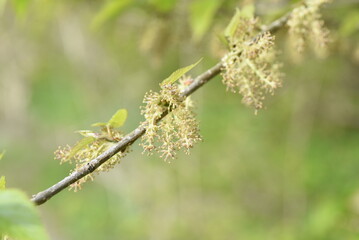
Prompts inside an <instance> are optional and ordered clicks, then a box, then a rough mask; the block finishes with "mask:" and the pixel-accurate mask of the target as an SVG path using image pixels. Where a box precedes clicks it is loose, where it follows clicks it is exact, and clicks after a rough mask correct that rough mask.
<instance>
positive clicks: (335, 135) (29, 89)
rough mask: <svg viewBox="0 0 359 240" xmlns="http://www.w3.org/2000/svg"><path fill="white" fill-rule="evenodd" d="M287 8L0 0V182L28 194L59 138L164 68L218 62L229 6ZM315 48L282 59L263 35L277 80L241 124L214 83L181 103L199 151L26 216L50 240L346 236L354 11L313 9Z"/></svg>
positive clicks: (122, 170) (136, 93) (141, 89)
mask: <svg viewBox="0 0 359 240" xmlns="http://www.w3.org/2000/svg"><path fill="white" fill-rule="evenodd" d="M297 2H298V1H293V0H292V1H285V0H266V1H265V0H258V1H250V0H243V1H241V0H222V1H221V0H211V1H204V0H193V1H185V0H137V1H136V0H126V1H124V0H112V1H106V2H105V1H103V2H102V1H83V0H82V1H69V0H64V1H45V0H34V1H29V0H13V1H6V0H0V43H1V44H0V151H2V150H3V149H6V155H5V156H4V157H3V159H2V160H1V161H0V177H1V176H6V186H7V188H18V189H21V190H23V191H25V192H26V193H27V195H28V196H31V195H32V194H35V193H37V192H39V191H42V190H44V189H45V188H47V187H49V186H51V185H52V184H54V183H56V182H58V181H59V180H61V179H62V178H64V177H65V176H66V175H67V174H68V173H69V171H70V170H71V169H72V167H73V166H71V165H59V162H57V161H56V160H54V156H53V152H54V151H55V150H56V149H57V147H58V146H59V145H66V144H70V145H73V144H75V143H76V141H78V140H79V139H80V138H81V137H80V136H79V135H78V134H75V133H74V132H75V131H76V130H82V129H88V126H90V125H91V124H92V123H94V122H103V121H106V119H109V118H110V117H111V116H112V115H113V113H114V112H115V111H116V110H117V109H120V108H125V109H127V110H128V118H127V121H126V123H125V125H124V126H123V129H124V130H125V131H127V132H130V131H131V130H133V129H134V128H135V127H137V125H138V124H139V123H140V122H141V121H143V117H142V116H141V115H140V110H139V106H140V105H141V104H142V99H143V95H144V94H145V92H146V91H148V90H150V89H152V90H154V91H157V90H159V86H158V84H159V83H160V81H161V80H163V79H165V78H166V77H167V76H169V75H170V74H171V73H172V72H173V71H174V70H176V69H178V68H180V67H183V66H187V65H189V64H191V63H194V62H195V61H196V60H198V59H200V58H201V57H203V60H202V62H201V63H200V64H199V65H198V66H197V67H196V68H195V69H194V70H192V71H191V74H192V75H193V76H195V75H196V74H200V73H201V72H203V71H205V70H206V69H208V68H209V67H211V66H213V65H214V64H215V63H216V62H217V61H218V60H219V59H220V58H221V57H222V56H223V54H224V53H225V51H226V49H225V46H224V45H223V43H222V39H223V32H224V30H225V28H226V26H227V24H228V23H229V21H230V19H231V17H232V15H233V14H234V13H235V9H236V7H241V6H243V5H244V4H248V3H254V4H255V6H256V11H255V12H256V15H258V16H259V17H260V18H261V19H262V21H263V23H264V24H266V23H269V22H271V21H272V20H274V19H276V18H277V17H279V16H281V15H283V14H284V13H285V12H286V11H288V10H290V7H291V6H292V4H296V3H297ZM322 13H323V16H324V19H325V22H326V25H327V26H328V28H329V29H331V35H332V39H333V40H332V43H331V49H330V50H331V53H330V56H329V57H328V58H326V59H316V58H315V57H314V56H313V55H311V54H310V53H308V54H307V55H306V56H305V60H304V61H303V62H302V63H300V64H295V63H293V62H292V61H291V58H290V55H289V51H290V49H288V47H287V46H288V44H287V42H286V40H287V32H286V29H284V30H281V31H280V32H279V33H278V34H277V37H276V43H277V48H278V49H280V50H281V52H282V54H281V56H280V58H281V60H282V61H283V62H284V68H283V69H284V72H285V74H286V76H285V79H284V86H283V88H281V89H280V90H279V91H278V92H277V93H276V94H275V95H274V96H272V97H270V98H268V100H267V101H266V109H264V110H261V111H259V113H258V114H257V115H254V111H253V109H249V108H246V107H245V106H244V105H243V104H241V97H240V96H239V95H235V94H232V93H229V92H226V91H225V86H223V84H222V83H221V79H220V77H216V78H215V79H213V80H212V81H211V82H209V83H208V84H206V85H205V86H204V87H203V88H201V89H200V90H199V91H198V92H196V93H195V94H194V96H193V99H194V100H195V102H196V111H197V114H198V118H199V120H200V127H201V134H202V136H203V139H204V141H203V142H202V143H200V144H198V145H197V146H196V147H195V148H194V149H193V151H192V154H191V155H189V156H187V155H184V154H180V155H179V157H178V159H177V160H174V161H172V162H171V164H168V163H165V162H163V160H162V159H160V158H159V157H158V156H151V157H148V156H146V155H142V154H141V152H142V149H141V148H140V147H139V146H138V143H136V144H134V146H133V148H132V149H133V151H132V152H131V153H129V154H128V156H127V157H126V158H124V159H123V161H122V163H121V164H120V165H119V166H117V167H116V168H115V169H113V170H112V171H110V172H108V173H103V174H101V175H99V176H97V177H96V178H95V180H94V182H93V183H86V184H85V185H84V188H83V189H82V190H81V191H79V192H77V193H74V192H68V191H66V190H65V191H63V192H61V193H60V194H58V195H57V196H55V197H54V198H53V199H51V200H50V201H49V202H47V203H45V204H44V205H43V206H40V207H39V208H38V210H39V211H40V213H41V219H42V222H43V223H44V225H45V228H46V230H47V232H48V234H49V235H50V238H51V239H69V240H70V239H87V240H92V239H93V240H95V239H96V240H97V239H156V240H161V239H164V240H167V239H208V240H211V239H249V240H257V239H258V240H259V239H260V240H263V239H268V240H272V239H273V240H278V239H280V240H292V239H293V240H294V239H296V240H297V239H303V240H304V239H305V240H310V239H315V240H336V239H346V240H351V239H358V237H359V230H358V229H359V107H358V106H359V105H358V104H359V94H358V92H359V82H358V80H359V79H358V76H359V67H358V66H359V44H358V43H359V41H358V40H359V32H358V29H359V25H358V18H359V5H358V3H355V1H349V0H343V1H334V3H332V4H331V5H328V6H327V7H326V8H325V9H323V11H322Z"/></svg>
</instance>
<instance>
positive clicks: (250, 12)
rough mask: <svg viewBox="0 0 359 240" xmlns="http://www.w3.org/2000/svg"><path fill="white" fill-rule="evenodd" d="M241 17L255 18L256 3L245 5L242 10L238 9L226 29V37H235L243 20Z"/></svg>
mask: <svg viewBox="0 0 359 240" xmlns="http://www.w3.org/2000/svg"><path fill="white" fill-rule="evenodd" d="M241 17H244V18H253V17H254V5H252V4H249V5H246V6H244V7H243V8H242V9H241V10H240V9H238V8H237V9H236V13H235V14H234V16H233V17H232V19H231V21H230V23H229V24H228V26H227V27H226V29H225V31H224V36H225V37H226V38H232V37H234V34H235V33H236V30H237V27H238V25H239V23H240V21H241Z"/></svg>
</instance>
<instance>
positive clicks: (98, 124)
mask: <svg viewBox="0 0 359 240" xmlns="http://www.w3.org/2000/svg"><path fill="white" fill-rule="evenodd" d="M106 125H107V123H104V122H97V123H94V124H91V126H92V127H105V126H106Z"/></svg>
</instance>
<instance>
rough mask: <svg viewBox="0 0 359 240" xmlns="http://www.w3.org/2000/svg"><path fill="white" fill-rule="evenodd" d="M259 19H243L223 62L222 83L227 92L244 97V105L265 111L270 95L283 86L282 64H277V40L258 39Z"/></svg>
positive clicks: (266, 36) (267, 33)
mask: <svg viewBox="0 0 359 240" xmlns="http://www.w3.org/2000/svg"><path fill="white" fill-rule="evenodd" d="M257 24H258V21H257V20H256V19H253V18H252V19H250V18H244V17H242V18H241V19H240V21H239V24H238V26H237V28H236V32H235V34H234V35H233V36H231V37H230V38H229V39H228V42H229V47H230V52H229V53H228V54H227V55H226V56H225V57H224V58H223V59H222V62H223V66H224V67H223V71H222V77H223V83H224V84H225V85H226V86H227V90H230V91H232V92H238V93H240V94H241V95H242V96H243V99H242V102H243V103H244V104H245V105H247V106H251V107H254V108H255V109H256V111H257V110H258V109H261V108H262V107H263V100H264V98H265V95H266V94H267V93H270V94H273V92H274V90H275V89H276V88H278V87H280V86H281V84H282V81H281V76H282V73H281V72H280V68H281V64H279V63H277V62H276V61H275V55H276V53H275V51H274V36H272V35H271V34H270V33H269V32H266V33H263V34H261V35H259V36H257V37H255V36H256V33H257V31H256V29H257V28H258V27H257Z"/></svg>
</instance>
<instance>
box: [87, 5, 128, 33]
mask: <svg viewBox="0 0 359 240" xmlns="http://www.w3.org/2000/svg"><path fill="white" fill-rule="evenodd" d="M132 2H133V0H112V1H109V2H108V3H107V4H105V6H103V8H102V9H101V10H100V12H99V13H97V14H96V16H95V17H94V19H93V20H92V23H91V28H92V29H98V28H99V27H101V26H102V25H103V24H104V23H105V22H107V21H109V20H111V19H114V18H115V17H118V16H119V15H120V14H121V13H122V12H123V10H125V9H126V7H128V6H129V5H130V4H131V3H132Z"/></svg>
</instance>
